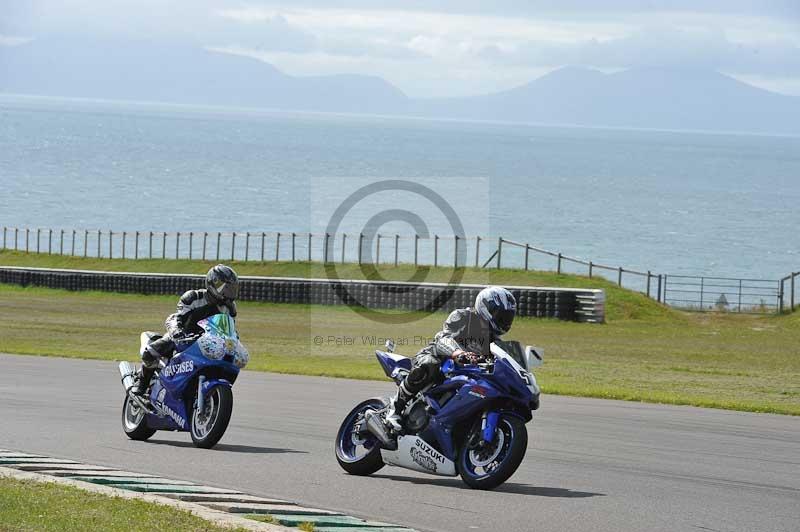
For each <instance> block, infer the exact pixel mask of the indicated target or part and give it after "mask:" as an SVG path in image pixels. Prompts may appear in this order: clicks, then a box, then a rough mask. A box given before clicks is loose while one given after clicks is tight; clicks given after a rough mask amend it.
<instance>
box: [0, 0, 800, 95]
mask: <svg viewBox="0 0 800 532" xmlns="http://www.w3.org/2000/svg"><path fill="white" fill-rule="evenodd" d="M601 5H602V7H601ZM49 36H58V37H61V38H70V37H71V36H74V37H76V38H78V37H80V38H82V39H85V38H86V37H91V38H96V39H115V40H121V39H125V40H130V41H134V42H135V41H144V40H146V41H150V42H157V43H159V45H163V46H179V45H180V46H185V45H191V46H199V47H204V48H207V49H210V50H215V51H219V52H225V53H232V54H241V55H246V56H251V57H256V58H259V59H262V60H264V61H267V62H269V63H272V64H274V65H275V66H277V67H278V68H280V69H282V70H284V71H285V72H287V73H289V74H294V75H315V74H332V73H345V72H346V73H359V74H372V75H377V76H381V77H383V78H385V79H386V80H388V81H390V82H391V83H393V84H395V85H397V86H398V87H399V88H400V89H401V90H403V91H404V92H405V93H406V94H408V95H410V96H421V97H427V96H455V95H459V96H460V95H468V94H476V93H485V92H491V91H496V90H501V89H505V88H510V87H513V86H515V85H519V84H522V83H525V82H527V81H530V80H531V79H533V78H536V77H538V76H541V75H543V74H545V73H547V72H549V71H551V70H553V69H555V68H558V67H560V66H564V65H584V66H589V67H594V68H598V69H601V70H605V71H614V70H619V69H624V68H630V67H635V66H641V65H656V66H680V67H686V68H703V69H715V70H719V71H721V72H725V73H728V74H730V75H733V76H734V77H737V78H739V79H742V80H745V81H747V82H750V83H753V84H756V85H759V86H761V87H765V88H768V89H771V90H774V91H778V92H783V93H786V94H796V95H800V0H774V1H771V0H760V1H758V0H693V1H692V0H673V1H660V0H638V1H636V0H603V1H596V0H492V1H488V0H486V1H482V2H478V1H477V0H444V1H435V0H428V1H423V0H406V1H402V2H401V1H394V2H390V1H386V0H329V1H324V0H293V1H285V2H262V1H258V0H252V1H247V0H243V1H231V0H216V1H211V0H173V1H169V0H135V1H130V0H0V46H4V47H13V46H21V45H24V44H25V43H26V42H29V41H30V40H31V39H40V38H46V37H49Z"/></svg>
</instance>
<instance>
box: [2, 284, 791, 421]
mask: <svg viewBox="0 0 800 532" xmlns="http://www.w3.org/2000/svg"><path fill="white" fill-rule="evenodd" d="M629 297H630V298H631V300H632V301H633V302H634V305H636V306H639V308H647V307H646V306H645V305H649V304H650V303H651V302H650V301H644V302H641V301H639V299H646V298H644V297H639V296H637V295H636V294H631V295H629ZM176 300H177V297H168V296H141V295H131V294H110V293H98V292H67V291H62V290H53V289H44V288H22V287H18V286H9V285H0V323H2V324H3V325H2V327H3V330H2V334H0V352H8V353H21V354H33V355H41V354H44V355H54V356H66V357H79V358H97V359H105V360H122V359H127V360H132V361H133V360H136V358H137V355H136V352H137V350H138V336H139V332H140V331H142V330H148V329H152V330H161V329H162V327H163V325H162V323H163V319H164V317H165V316H166V315H167V314H169V313H171V312H173V311H174V308H175V303H176ZM653 305H656V304H655V303H653ZM656 307H657V310H658V312H643V313H640V314H638V315H637V317H632V316H627V317H616V318H613V319H609V322H608V323H607V324H605V325H589V324H580V323H571V322H562V321H557V320H547V319H529V318H519V319H518V320H517V321H516V322H515V324H514V328H513V330H512V332H511V334H510V335H509V338H512V339H518V340H520V341H522V342H524V343H529V344H534V345H537V346H541V347H543V348H544V350H545V365H544V366H543V367H542V368H540V370H539V371H537V377H538V379H539V381H540V384H541V386H542V389H543V391H544V393H553V394H564V395H579V396H587V397H602V398H613V399H625V400H632V401H647V402H656V403H670V404H687V405H696V406H706V407H713V408H726V409H735V410H748V411H756V412H774V413H782V414H793V415H800V356H799V355H798V345H800V315H790V316H744V315H742V316H740V315H717V314H689V313H680V312H675V311H672V310H668V309H663V308H662V307H660V306H658V305H656ZM444 317H445V316H444V314H442V313H435V314H423V313H420V314H419V319H418V320H416V321H413V322H411V323H405V324H399V325H397V324H386V323H377V322H374V321H371V320H369V319H367V318H364V317H362V316H360V315H358V314H356V313H355V312H353V311H352V310H350V309H348V308H341V307H331V306H314V305H286V304H270V303H253V302H243V303H242V304H241V307H240V318H239V329H240V333H241V335H242V339H243V341H244V342H245V344H246V345H247V346H248V348H249V350H250V353H251V363H250V365H249V366H248V369H250V370H261V371H273V372H281V373H296V374H304V375H327V376H333V377H350V378H357V379H384V378H385V377H384V376H383V373H382V372H381V370H380V367H379V366H378V364H377V362H376V361H375V358H374V354H373V351H374V349H375V347H380V346H382V345H383V339H384V338H386V337H392V338H394V339H395V340H396V341H398V351H399V352H401V353H403V354H407V355H413V354H414V353H415V352H416V351H417V350H418V349H419V348H420V347H422V346H423V345H424V344H425V343H427V340H428V339H429V338H430V337H431V336H432V335H433V334H434V333H435V332H436V331H437V330H439V329H440V327H441V324H442V321H443V319H444Z"/></svg>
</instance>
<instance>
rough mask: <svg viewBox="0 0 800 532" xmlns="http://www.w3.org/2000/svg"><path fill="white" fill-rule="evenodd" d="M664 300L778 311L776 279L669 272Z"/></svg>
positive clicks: (692, 307)
mask: <svg viewBox="0 0 800 532" xmlns="http://www.w3.org/2000/svg"><path fill="white" fill-rule="evenodd" d="M664 302H665V303H667V304H668V305H672V306H680V307H682V308H687V309H689V310H700V311H708V310H717V311H735V312H759V313H761V312H780V311H782V310H783V309H782V304H783V303H782V302H783V292H782V290H781V283H780V281H775V280H764V279H735V278H729V277H703V276H701V277H697V276H690V275H670V276H668V277H667V278H665V280H664Z"/></svg>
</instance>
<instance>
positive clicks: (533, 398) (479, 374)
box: [375, 351, 539, 461]
mask: <svg viewBox="0 0 800 532" xmlns="http://www.w3.org/2000/svg"><path fill="white" fill-rule="evenodd" d="M375 355H376V356H377V357H378V361H379V362H380V363H381V366H383V370H384V372H385V373H386V375H387V376H389V377H391V378H393V379H395V381H397V380H398V376H399V372H400V370H406V371H407V370H410V369H411V359H409V358H406V357H401V356H398V355H395V354H392V353H385V352H383V351H376V352H375ZM441 370H442V374H443V382H441V383H440V384H438V385H436V386H434V387H433V388H431V389H429V390H428V391H427V392H425V393H424V394H423V396H424V399H425V402H426V403H427V404H428V412H429V419H428V424H427V426H426V427H425V428H424V429H422V430H421V431H420V432H419V434H418V435H419V437H421V438H422V439H423V440H425V441H426V442H429V443H430V444H431V445H433V446H434V447H436V448H437V450H438V451H439V452H441V453H442V454H443V455H445V456H446V457H447V458H448V459H450V460H453V461H455V459H456V453H457V449H456V445H455V442H456V441H458V440H457V436H458V435H459V429H463V428H469V427H471V426H472V425H473V423H475V422H476V421H479V420H480V419H481V418H482V417H483V414H484V413H486V414H487V416H486V425H485V426H484V427H483V431H482V436H483V438H484V439H485V440H486V441H487V442H491V441H492V440H493V439H494V437H495V431H496V427H497V422H498V420H499V418H500V414H501V413H502V414H504V415H514V416H517V417H519V418H521V419H523V420H524V421H526V422H527V421H530V419H531V417H532V416H531V410H535V409H536V408H538V401H539V397H538V393H537V394H536V395H534V393H533V392H532V391H531V389H530V388H529V387H528V383H527V381H526V380H525V377H523V376H522V375H520V373H519V370H517V369H516V368H514V367H513V366H512V365H511V364H510V363H509V362H508V361H507V360H505V359H503V358H497V359H496V360H495V363H494V365H493V368H492V369H491V370H490V371H486V370H483V369H481V368H480V367H478V366H459V365H456V364H454V363H453V361H452V360H447V361H446V362H444V364H442V367H441Z"/></svg>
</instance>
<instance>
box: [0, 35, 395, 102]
mask: <svg viewBox="0 0 800 532" xmlns="http://www.w3.org/2000/svg"><path fill="white" fill-rule="evenodd" d="M0 92H7V93H21V94H36V95H46V96H70V97H85V98H106V99H124V100H145V101H161V102H174V103H186V104H208V105H231V106H252V107H268V108H277V109H307V110H318V111H337V112H368V113H379V112H385V111H386V110H387V109H396V108H402V107H404V106H405V105H406V102H407V97H406V96H405V94H403V93H402V92H401V91H400V90H399V89H397V88H396V87H394V86H393V85H391V84H389V83H387V82H386V81H384V80H383V79H381V78H378V77H374V76H361V75H350V74H343V75H334V76H313V77H296V76H289V75H287V74H284V73H283V72H281V71H279V70H278V69H277V68H275V67H274V66H272V65H269V64H267V63H264V62H263V61H259V60H257V59H251V58H247V57H241V56H235V55H229V54H223V53H217V52H211V51H207V50H204V49H202V48H199V47H185V48H181V47H175V46H154V45H152V44H149V43H144V42H125V43H113V44H112V43H108V42H94V41H88V40H87V41H83V42H75V40H74V39H72V38H71V39H37V40H34V41H32V42H30V43H28V44H25V45H22V46H15V47H2V46H0Z"/></svg>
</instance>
